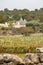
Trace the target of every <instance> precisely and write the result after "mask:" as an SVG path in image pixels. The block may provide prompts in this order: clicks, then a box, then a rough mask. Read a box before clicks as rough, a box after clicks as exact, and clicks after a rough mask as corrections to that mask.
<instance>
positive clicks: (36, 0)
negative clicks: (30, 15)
mask: <svg viewBox="0 0 43 65" xmlns="http://www.w3.org/2000/svg"><path fill="white" fill-rule="evenodd" d="M4 8H8V9H15V8H17V9H24V8H25V9H30V10H34V9H40V8H43V0H0V10H2V9H4Z"/></svg>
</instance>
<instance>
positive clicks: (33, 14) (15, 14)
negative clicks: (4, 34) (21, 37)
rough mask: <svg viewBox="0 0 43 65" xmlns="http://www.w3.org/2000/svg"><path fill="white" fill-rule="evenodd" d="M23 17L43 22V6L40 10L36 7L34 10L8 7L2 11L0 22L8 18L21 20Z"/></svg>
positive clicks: (0, 12)
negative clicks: (10, 8)
mask: <svg viewBox="0 0 43 65" xmlns="http://www.w3.org/2000/svg"><path fill="white" fill-rule="evenodd" d="M10 16H11V18H10ZM21 17H22V18H23V19H26V20H27V21H31V20H40V22H43V8H41V9H40V10H38V9H35V10H34V11H29V10H28V9H23V10H17V9H14V10H8V9H7V8H6V9H4V11H0V23H4V22H7V21H8V20H19V19H20V18H21Z"/></svg>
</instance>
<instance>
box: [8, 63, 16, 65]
mask: <svg viewBox="0 0 43 65" xmlns="http://www.w3.org/2000/svg"><path fill="white" fill-rule="evenodd" d="M7 65H15V64H14V63H13V62H9V63H7Z"/></svg>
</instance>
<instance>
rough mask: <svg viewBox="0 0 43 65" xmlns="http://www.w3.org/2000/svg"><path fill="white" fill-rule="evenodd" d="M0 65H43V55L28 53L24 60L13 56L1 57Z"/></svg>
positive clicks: (4, 55) (5, 55)
mask: <svg viewBox="0 0 43 65" xmlns="http://www.w3.org/2000/svg"><path fill="white" fill-rule="evenodd" d="M0 65H43V53H28V54H25V57H24V58H23V59H22V58H20V57H18V56H16V55H13V54H3V55H0Z"/></svg>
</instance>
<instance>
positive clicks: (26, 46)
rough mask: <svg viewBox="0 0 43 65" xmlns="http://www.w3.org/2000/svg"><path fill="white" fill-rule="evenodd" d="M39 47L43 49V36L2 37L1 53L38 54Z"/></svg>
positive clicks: (0, 43)
mask: <svg viewBox="0 0 43 65" xmlns="http://www.w3.org/2000/svg"><path fill="white" fill-rule="evenodd" d="M37 47H43V34H41V35H30V36H24V37H23V36H18V37H17V36H3V37H0V53H1V52H5V53H7V52H8V53H26V52H36V48H37Z"/></svg>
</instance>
